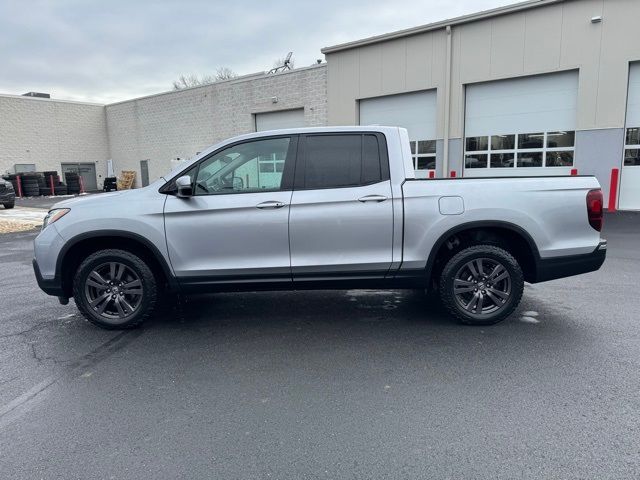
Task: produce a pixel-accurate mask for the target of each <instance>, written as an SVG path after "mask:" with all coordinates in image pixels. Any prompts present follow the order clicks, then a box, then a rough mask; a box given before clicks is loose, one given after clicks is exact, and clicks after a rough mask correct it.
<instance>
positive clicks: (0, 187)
mask: <svg viewBox="0 0 640 480" xmlns="http://www.w3.org/2000/svg"><path fill="white" fill-rule="evenodd" d="M6 191H7V186H6V185H5V184H4V183H0V194H2V193H5V192H6Z"/></svg>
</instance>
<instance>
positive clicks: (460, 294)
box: [453, 258, 511, 315]
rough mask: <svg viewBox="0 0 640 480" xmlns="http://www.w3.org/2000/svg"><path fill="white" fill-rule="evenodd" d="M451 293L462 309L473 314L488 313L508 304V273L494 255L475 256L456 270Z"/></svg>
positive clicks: (509, 281) (509, 290) (509, 289)
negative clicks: (493, 257) (486, 256)
mask: <svg viewBox="0 0 640 480" xmlns="http://www.w3.org/2000/svg"><path fill="white" fill-rule="evenodd" d="M453 294H454V296H455V299H456V302H457V303H458V305H460V307H462V309H463V310H466V311H467V312H469V313H470V314H473V315H489V314H492V313H495V312H497V311H498V310H500V309H502V308H503V307H504V306H505V305H506V304H507V302H508V300H509V298H510V296H511V275H510V274H509V271H508V270H507V269H506V268H505V267H504V265H502V264H501V263H500V262H498V261H496V260H494V259H491V258H475V259H473V260H471V261H469V262H467V263H465V264H464V265H463V266H462V267H461V268H460V269H459V270H458V272H457V273H456V275H455V278H454V280H453Z"/></svg>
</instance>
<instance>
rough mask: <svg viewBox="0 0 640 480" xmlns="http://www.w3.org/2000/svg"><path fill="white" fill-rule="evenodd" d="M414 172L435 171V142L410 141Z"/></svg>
mask: <svg viewBox="0 0 640 480" xmlns="http://www.w3.org/2000/svg"><path fill="white" fill-rule="evenodd" d="M409 143H410V145H411V157H412V158H413V168H414V170H435V169H436V141H435V140H410V141H409Z"/></svg>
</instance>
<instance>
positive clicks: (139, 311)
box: [73, 249, 157, 329]
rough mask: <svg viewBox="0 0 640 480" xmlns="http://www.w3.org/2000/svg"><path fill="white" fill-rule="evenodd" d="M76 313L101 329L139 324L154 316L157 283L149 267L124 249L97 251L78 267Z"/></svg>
mask: <svg viewBox="0 0 640 480" xmlns="http://www.w3.org/2000/svg"><path fill="white" fill-rule="evenodd" d="M73 297H74V300H75V302H76V305H77V306H78V310H80V312H81V313H82V314H83V315H84V317H85V318H86V319H87V320H89V321H90V322H91V323H94V324H96V325H98V326H100V327H102V328H108V329H122V328H133V327H137V326H138V325H140V324H141V323H142V322H143V321H144V320H145V319H146V318H147V317H149V316H150V315H151V313H153V309H154V307H155V304H156V297H157V282H156V279H155V277H154V275H153V272H152V271H151V269H150V268H149V266H148V265H147V264H146V263H145V262H144V261H143V260H142V259H141V258H139V257H137V256H136V255H134V254H132V253H130V252H127V251H125V250H116V249H109V250H100V251H98V252H95V253H93V254H91V255H89V256H88V257H87V258H86V259H85V260H84V261H83V262H82V263H81V264H80V266H79V267H78V270H77V272H76V275H75V278H74V282H73Z"/></svg>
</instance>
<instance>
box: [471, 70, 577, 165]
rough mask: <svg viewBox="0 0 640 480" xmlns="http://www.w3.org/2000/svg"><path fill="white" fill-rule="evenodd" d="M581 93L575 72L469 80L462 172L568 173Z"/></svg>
mask: <svg viewBox="0 0 640 480" xmlns="http://www.w3.org/2000/svg"><path fill="white" fill-rule="evenodd" d="M577 98H578V73H577V72H562V73H554V74H550V75H538V76H534V77H525V78H518V79H509V80H500V81H496V82H487V83H481V84H476V85H468V86H467V88H466V103H465V159H464V175H465V176H522V175H569V174H570V173H571V169H572V168H573V165H574V147H575V129H576V105H577Z"/></svg>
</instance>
